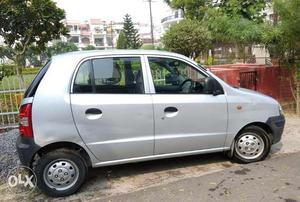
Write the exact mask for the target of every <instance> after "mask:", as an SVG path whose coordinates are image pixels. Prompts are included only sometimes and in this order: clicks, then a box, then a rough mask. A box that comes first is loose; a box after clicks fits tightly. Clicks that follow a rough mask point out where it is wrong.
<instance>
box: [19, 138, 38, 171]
mask: <svg viewBox="0 0 300 202" xmlns="http://www.w3.org/2000/svg"><path fill="white" fill-rule="evenodd" d="M16 147H17V152H18V155H19V159H20V161H21V163H22V164H23V165H24V166H27V167H30V166H31V162H32V160H33V157H34V155H35V154H36V152H37V151H38V150H39V149H40V147H39V146H38V145H36V144H35V142H34V139H32V138H24V137H21V136H19V137H18V139H17V143H16Z"/></svg>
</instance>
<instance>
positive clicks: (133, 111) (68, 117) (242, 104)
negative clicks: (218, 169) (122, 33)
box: [17, 50, 285, 196]
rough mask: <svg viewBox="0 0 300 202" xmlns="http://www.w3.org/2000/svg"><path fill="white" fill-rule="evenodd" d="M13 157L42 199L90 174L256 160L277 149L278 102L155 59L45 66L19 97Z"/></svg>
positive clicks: (132, 56)
mask: <svg viewBox="0 0 300 202" xmlns="http://www.w3.org/2000/svg"><path fill="white" fill-rule="evenodd" d="M19 116H20V127H19V130H20V136H19V138H18V140H17V150H18V153H19V157H20V160H21V162H22V164H24V165H26V166H30V167H31V168H33V170H34V172H35V173H36V175H37V184H38V187H39V188H40V189H41V190H42V191H43V192H44V193H45V194H47V195H51V196H66V195H70V194H72V193H74V192H76V191H77V190H78V189H79V188H80V186H81V185H82V183H83V182H84V180H85V178H86V176H87V173H88V167H99V166H107V165H115V164H123V163H132V162H138V161H146V160H154V159H161V158H169V157H178V156H186V155H194V154H202V153H211V152H226V153H228V155H229V156H230V157H233V158H234V159H235V160H237V161H239V162H242V163H250V162H255V161H259V160H263V159H264V158H265V157H266V156H267V155H268V154H269V151H270V147H271V145H272V144H275V143H277V142H279V141H280V139H281V135H282V133H283V128H284V124H285V119H284V116H283V114H282V110H281V107H280V105H279V103H278V102H277V101H276V100H274V99H272V98H271V97H268V96H265V95H262V94H259V93H257V92H254V91H250V90H246V89H239V88H233V87H231V86H230V85H228V84H226V83H225V82H223V81H222V80H221V79H219V78H218V77H216V76H215V75H213V74H212V73H211V72H209V71H208V70H206V69H204V68H202V67H201V66H199V65H198V64H197V63H195V62H193V61H192V60H191V59H189V58H187V57H184V56H182V55H179V54H175V53H169V52H162V51H142V50H123V51H122V50H121V51H87V52H73V53H68V54H62V55H58V56H55V57H53V58H52V59H51V60H50V61H49V62H48V63H47V64H46V65H45V66H44V67H43V68H42V69H41V71H40V72H39V73H38V75H37V76H36V78H35V79H34V80H33V82H32V83H31V85H30V87H29V88H28V89H27V91H26V93H25V96H24V99H23V101H22V105H21V108H20V114H19Z"/></svg>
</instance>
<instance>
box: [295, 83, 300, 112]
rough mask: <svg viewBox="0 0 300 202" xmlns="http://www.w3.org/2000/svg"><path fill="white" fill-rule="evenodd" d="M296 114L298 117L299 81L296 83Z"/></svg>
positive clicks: (299, 105) (299, 100)
mask: <svg viewBox="0 0 300 202" xmlns="http://www.w3.org/2000/svg"><path fill="white" fill-rule="evenodd" d="M296 99H297V100H296V114H297V116H300V79H299V78H298V79H297V81H296Z"/></svg>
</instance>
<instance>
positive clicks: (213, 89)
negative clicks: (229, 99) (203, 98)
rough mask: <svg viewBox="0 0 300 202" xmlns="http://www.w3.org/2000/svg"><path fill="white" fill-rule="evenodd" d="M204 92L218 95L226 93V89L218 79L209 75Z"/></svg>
mask: <svg viewBox="0 0 300 202" xmlns="http://www.w3.org/2000/svg"><path fill="white" fill-rule="evenodd" d="M204 93H205V94H213V95H214V96H217V95H220V94H224V91H223V88H222V86H221V85H220V84H219V82H218V81H217V80H216V79H214V78H213V77H207V78H206V79H205V86H204Z"/></svg>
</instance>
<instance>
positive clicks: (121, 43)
mask: <svg viewBox="0 0 300 202" xmlns="http://www.w3.org/2000/svg"><path fill="white" fill-rule="evenodd" d="M127 45H128V44H127V39H126V36H125V34H124V32H123V31H121V32H120V34H119V37H118V41H117V49H127V48H128V46H127Z"/></svg>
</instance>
